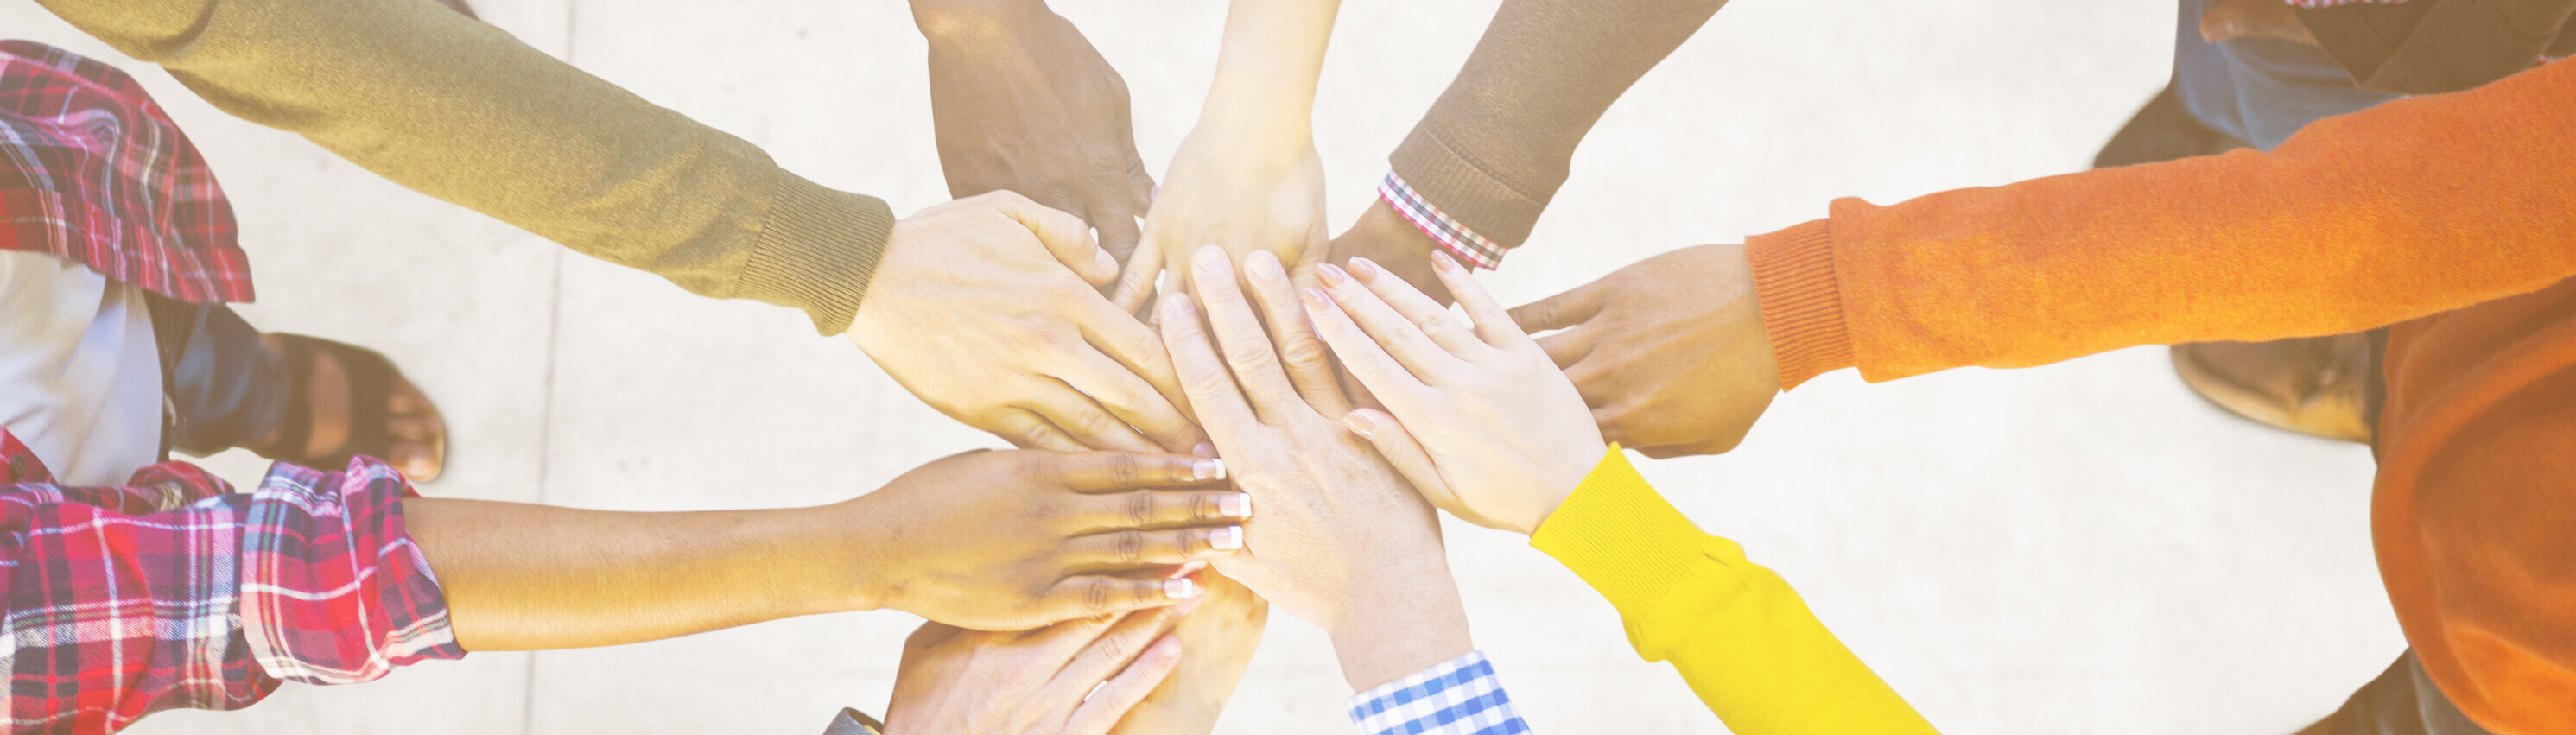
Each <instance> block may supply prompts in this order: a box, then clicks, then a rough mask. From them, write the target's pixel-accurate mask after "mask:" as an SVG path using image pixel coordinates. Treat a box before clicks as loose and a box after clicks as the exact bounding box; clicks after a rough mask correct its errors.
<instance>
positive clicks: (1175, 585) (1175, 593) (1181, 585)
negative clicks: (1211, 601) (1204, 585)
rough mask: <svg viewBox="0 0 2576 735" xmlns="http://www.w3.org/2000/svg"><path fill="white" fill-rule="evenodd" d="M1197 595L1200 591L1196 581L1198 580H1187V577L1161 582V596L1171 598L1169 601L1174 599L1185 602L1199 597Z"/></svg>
mask: <svg viewBox="0 0 2576 735" xmlns="http://www.w3.org/2000/svg"><path fill="white" fill-rule="evenodd" d="M1199 593H1200V590H1199V581H1198V580H1195V579H1191V578H1188V577H1182V578H1180V579H1166V580H1163V596H1164V597H1168V598H1171V599H1174V600H1187V599H1190V598H1193V597H1197V596H1199Z"/></svg>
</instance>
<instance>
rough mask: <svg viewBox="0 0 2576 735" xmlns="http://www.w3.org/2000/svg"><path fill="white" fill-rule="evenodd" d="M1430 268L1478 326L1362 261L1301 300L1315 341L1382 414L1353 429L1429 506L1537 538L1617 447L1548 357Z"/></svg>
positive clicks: (1489, 300)
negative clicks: (1611, 448) (1383, 409)
mask: <svg viewBox="0 0 2576 735" xmlns="http://www.w3.org/2000/svg"><path fill="white" fill-rule="evenodd" d="M1432 262H1433V263H1434V264H1435V265H1434V270H1436V271H1437V273H1438V275H1439V276H1440V279H1441V280H1442V281H1443V282H1444V283H1445V285H1447V286H1448V287H1449V292H1450V293H1451V294H1454V295H1456V296H1457V297H1458V303H1459V305H1461V306H1463V307H1465V309H1466V311H1467V315H1468V318H1469V319H1472V320H1473V324H1469V323H1467V322H1464V321H1461V320H1459V319H1458V318H1457V315H1455V314H1453V313H1451V312H1450V311H1449V310H1448V309H1447V308H1445V307H1442V306H1441V305H1440V304H1439V303H1437V302H1434V301H1432V300H1431V299H1430V298H1429V297H1427V296H1424V295H1422V292H1420V291H1417V290H1414V288H1413V287H1412V286H1411V285H1409V284H1406V283H1405V282H1404V281H1403V280H1401V279H1398V278H1396V277H1395V276H1393V275H1392V274H1389V273H1387V272H1385V271H1384V270H1381V269H1379V268H1378V267H1377V266H1376V265H1375V264H1373V263H1370V262H1369V261H1368V260H1367V259H1365V258H1361V259H1356V260H1353V261H1351V269H1350V271H1349V272H1348V273H1347V274H1346V273H1344V272H1343V271H1342V270H1341V269H1339V268H1335V267H1332V266H1325V267H1324V268H1323V270H1322V271H1321V272H1320V274H1319V275H1320V276H1321V278H1320V279H1319V280H1320V281H1321V282H1322V286H1321V287H1320V288H1315V289H1309V290H1308V291H1307V292H1306V293H1305V304H1306V309H1307V311H1308V312H1309V313H1310V314H1311V315H1312V318H1313V319H1314V323H1315V330H1316V332H1317V333H1319V334H1321V335H1323V339H1324V342H1325V343H1326V344H1329V345H1331V346H1332V350H1333V354H1334V355H1336V356H1339V357H1341V358H1342V364H1343V365H1345V366H1347V367H1348V368H1349V370H1350V373H1351V377H1352V378H1353V379H1356V380H1358V381H1359V382H1360V384H1361V385H1364V386H1367V387H1368V390H1369V393H1371V394H1373V395H1375V396H1377V399H1378V401H1379V402H1381V403H1383V404H1385V406H1386V409H1387V412H1380V411H1376V410H1371V409H1362V410H1359V411H1354V412H1351V413H1350V414H1349V415H1348V416H1347V417H1346V419H1345V421H1346V423H1348V424H1349V426H1350V428H1351V430H1352V431H1354V432H1357V433H1359V434H1360V435H1361V436H1365V437H1368V438H1369V440H1370V441H1371V442H1373V443H1375V444H1376V445H1377V448H1378V452H1379V453H1380V454H1383V455H1385V456H1386V458H1387V460H1388V461H1389V462H1391V463H1393V464H1394V465H1395V467H1396V468H1397V469H1399V470H1401V471H1403V472H1404V476H1405V479H1407V480H1411V481H1412V482H1413V485H1414V487H1415V488H1418V489H1420V490H1421V491H1422V494H1423V496H1424V497H1427V498H1430V499H1431V501H1432V502H1433V503H1434V504H1437V505H1439V506H1440V507H1441V508H1443V509H1446V510H1448V511H1449V512H1450V513H1453V514H1455V515H1457V516H1458V517H1459V518H1461V519H1465V520H1467V521H1469V522H1472V523H1476V524H1478V525H1482V526H1488V527H1492V528H1500V529H1505V530H1510V531H1517V532H1519V533H1523V534H1528V533H1534V532H1536V531H1537V530H1538V526H1539V523H1540V522H1541V521H1544V520H1546V519H1547V516H1548V515H1549V514H1550V513H1554V512H1556V506H1557V505H1559V504H1561V503H1563V502H1564V501H1565V496H1566V495H1567V494H1569V493H1572V492H1573V491H1574V486H1575V485H1577V484H1579V483H1581V482H1582V481H1583V476H1584V475H1586V474H1588V473H1590V472H1591V470H1592V466H1593V465H1594V464H1596V463H1598V462H1600V461H1601V455H1602V454H1603V453H1605V452H1607V451H1608V447H1607V445H1605V444H1604V443H1603V442H1602V441H1601V432H1600V430H1599V429H1596V428H1594V427H1593V425H1592V416H1591V413H1590V412H1589V411H1586V410H1585V409H1584V406H1583V397H1582V396H1581V395H1578V394H1577V393H1575V390H1574V384H1573V383H1572V382H1570V381H1568V380H1567V379H1566V377H1565V373H1563V372H1559V371H1558V370H1557V369H1556V365H1555V364H1554V363H1552V362H1550V361H1549V360H1548V356H1547V352H1546V351H1545V350H1542V349H1539V346H1538V343H1537V342H1536V341H1534V340H1531V339H1530V338H1529V335H1527V334H1524V333H1522V332H1521V330H1520V328H1519V327H1516V326H1513V324H1512V320H1511V316H1510V315H1509V314H1507V313H1506V312H1504V311H1503V307H1502V305H1501V304H1498V303H1495V302H1494V298H1493V296H1491V295H1489V294H1487V293H1485V290H1484V288H1483V287H1481V286H1478V285H1477V284H1476V281H1475V279H1473V278H1470V277H1468V275H1467V271H1466V269H1465V268H1463V267H1460V266H1459V265H1458V263H1457V261H1455V260H1451V259H1450V258H1449V256H1448V254H1446V253H1441V254H1437V255H1434V256H1432ZM1388 412H1392V415H1390V414H1389V413H1388Z"/></svg>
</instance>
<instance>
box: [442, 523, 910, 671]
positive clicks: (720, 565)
mask: <svg viewBox="0 0 2576 735" xmlns="http://www.w3.org/2000/svg"><path fill="white" fill-rule="evenodd" d="M403 505H404V514H405V515H406V516H407V517H408V518H409V521H410V526H411V533H412V537H413V538H414V539H416V541H417V543H419V545H420V548H421V552H422V554H423V555H425V556H426V557H427V558H428V560H429V564H430V569H431V571H432V572H434V573H435V574H436V575H437V576H438V581H439V586H440V587H441V588H442V589H443V590H444V591H445V592H446V595H447V604H448V610H449V614H450V616H451V617H452V619H453V621H454V622H453V624H454V626H455V629H456V638H457V641H458V643H459V644H460V645H462V646H463V647H464V648H465V649H466V650H469V651H513V650H543V649H555V648H582V647H589V646H606V645H616V644H621V643H634V642H639V641H649V640H657V639H662V638H670V637H674V636H682V635H688V634H691V633H699V632H704V631H709V630H717V629H721V628H729V627H733V626H738V625H745V624H750V623H757V622H762V621H767V620H775V619H778V618H785V617H793V616H798V615H811V614H816V613H825V612H837V611H843V610H853V609H866V608H870V607H874V603H873V602H872V601H871V600H870V599H869V597H868V595H867V593H864V592H861V591H859V590H858V589H857V587H858V585H856V584H855V582H856V581H857V580H858V577H859V575H856V574H853V573H851V572H850V571H849V570H851V569H853V568H864V567H865V564H866V563H867V560H866V552H865V550H864V549H862V548H859V544H857V543H854V540H855V539H857V538H861V537H864V536H867V535H869V534H866V533H864V532H861V531H858V530H855V529H854V528H853V527H852V526H851V525H850V524H847V523H841V524H837V525H836V524H835V523H834V521H835V520H836V518H837V516H838V515H839V514H841V513H842V512H843V511H842V507H841V506H825V507H821V508H797V509H783V510H747V511H710V512H695V513H629V512H617V511H601V510H581V509H574V508H558V507H551V506H542V505H527V504H520V503H500V502H489V501H477V500H456V499H444V498H441V499H425V498H415V499H412V500H408V501H405V502H404V504H403Z"/></svg>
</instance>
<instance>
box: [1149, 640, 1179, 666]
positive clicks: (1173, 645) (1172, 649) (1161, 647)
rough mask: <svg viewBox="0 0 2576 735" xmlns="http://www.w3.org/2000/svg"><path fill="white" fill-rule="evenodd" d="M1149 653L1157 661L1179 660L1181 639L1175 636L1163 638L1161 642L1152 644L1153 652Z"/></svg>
mask: <svg viewBox="0 0 2576 735" xmlns="http://www.w3.org/2000/svg"><path fill="white" fill-rule="evenodd" d="M1151 653H1152V654H1153V656H1154V658H1158V659H1165V660H1169V659H1175V658H1180V657H1181V637H1180V636H1176V635H1167V636H1163V639H1162V640H1159V641H1155V642H1154V650H1153V651H1152V652H1151Z"/></svg>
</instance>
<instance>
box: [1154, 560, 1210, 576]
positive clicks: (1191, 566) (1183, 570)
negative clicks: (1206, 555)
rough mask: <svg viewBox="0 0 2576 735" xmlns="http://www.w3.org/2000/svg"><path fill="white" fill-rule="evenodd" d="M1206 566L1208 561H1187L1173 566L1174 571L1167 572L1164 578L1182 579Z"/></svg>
mask: <svg viewBox="0 0 2576 735" xmlns="http://www.w3.org/2000/svg"><path fill="white" fill-rule="evenodd" d="M1206 568H1207V562H1203V561H1193V562H1186V563H1183V564H1181V565H1180V566H1177V567H1173V568H1172V573H1170V574H1166V575H1163V578H1164V579H1180V578H1182V577H1187V576H1190V575H1192V574H1197V573H1199V570H1201V569H1206Z"/></svg>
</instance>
